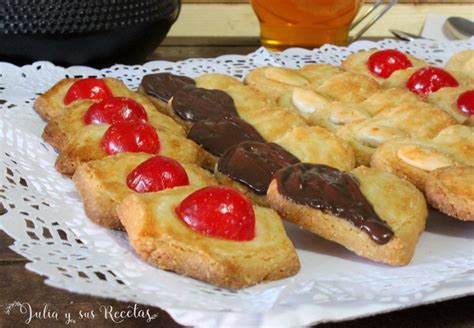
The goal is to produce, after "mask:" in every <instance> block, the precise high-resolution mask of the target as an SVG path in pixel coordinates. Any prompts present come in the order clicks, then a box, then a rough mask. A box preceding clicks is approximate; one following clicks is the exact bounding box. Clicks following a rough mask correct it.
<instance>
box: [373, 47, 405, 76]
mask: <svg viewBox="0 0 474 328" xmlns="http://www.w3.org/2000/svg"><path fill="white" fill-rule="evenodd" d="M367 65H368V66H369V70H370V71H371V72H372V74H374V75H376V76H378V77H381V78H384V79H386V78H388V77H390V75H392V73H393V72H395V71H398V70H400V69H405V68H409V67H412V66H413V64H412V63H411V61H410V60H409V59H408V57H407V56H406V55H405V54H404V53H403V52H400V51H398V50H394V49H387V50H380V51H377V52H374V53H373V54H372V55H371V56H370V57H369V60H368V61H367Z"/></svg>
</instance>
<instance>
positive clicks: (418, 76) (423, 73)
mask: <svg viewBox="0 0 474 328" xmlns="http://www.w3.org/2000/svg"><path fill="white" fill-rule="evenodd" d="M457 86H459V83H458V81H456V79H455V78H454V77H453V76H452V75H451V74H449V73H448V72H446V71H445V70H443V69H441V68H438V67H432V66H428V67H423V68H420V69H419V70H417V71H416V72H415V73H413V74H412V75H411V76H410V78H409V79H408V81H407V83H406V87H407V89H408V90H410V91H411V92H413V93H416V94H417V95H419V96H422V97H426V96H429V95H430V94H432V93H433V92H436V91H438V90H439V89H441V88H445V87H457Z"/></svg>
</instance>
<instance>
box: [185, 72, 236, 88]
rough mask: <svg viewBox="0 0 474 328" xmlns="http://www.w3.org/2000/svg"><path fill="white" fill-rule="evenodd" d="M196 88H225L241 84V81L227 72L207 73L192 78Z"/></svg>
mask: <svg viewBox="0 0 474 328" xmlns="http://www.w3.org/2000/svg"><path fill="white" fill-rule="evenodd" d="M194 81H196V87H197V88H204V89H210V90H213V89H219V90H225V89H227V88H229V87H232V86H236V85H237V86H238V85H242V82H240V81H239V80H237V79H236V78H235V77H233V76H230V75H227V74H219V73H209V74H203V75H200V76H198V77H196V78H195V79H194Z"/></svg>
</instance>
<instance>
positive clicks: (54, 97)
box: [33, 79, 78, 121]
mask: <svg viewBox="0 0 474 328" xmlns="http://www.w3.org/2000/svg"><path fill="white" fill-rule="evenodd" d="M77 80H78V79H62V80H61V81H59V82H57V83H56V84H55V85H53V86H52V87H51V88H50V89H48V90H47V91H46V92H45V93H44V94H42V95H41V96H39V97H38V98H36V100H35V102H34V104H33V108H34V109H35V111H36V112H37V113H38V114H39V115H40V116H41V117H42V118H43V119H44V120H47V121H49V120H50V119H51V118H52V117H54V116H56V115H57V114H58V113H60V112H61V111H62V110H63V108H64V107H65V106H66V105H64V96H66V93H67V91H68V90H69V88H70V87H71V85H72V84H73V83H74V82H75V81H77Z"/></svg>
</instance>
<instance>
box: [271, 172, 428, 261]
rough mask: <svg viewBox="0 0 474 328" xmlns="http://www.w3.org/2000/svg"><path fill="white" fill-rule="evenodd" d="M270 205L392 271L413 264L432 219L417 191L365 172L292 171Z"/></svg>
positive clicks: (276, 183) (282, 176)
mask: <svg viewBox="0 0 474 328" xmlns="http://www.w3.org/2000/svg"><path fill="white" fill-rule="evenodd" d="M387 195H389V198H387ZM268 201H269V203H270V205H271V207H272V208H274V209H276V211H277V212H278V213H279V214H280V215H281V216H282V217H283V218H284V219H286V220H288V221H290V222H292V223H295V224H297V225H298V226H300V227H302V228H303V229H306V230H309V231H311V232H313V233H315V234H318V235H319V236H321V237H323V238H325V239H328V240H331V241H334V242H336V243H338V244H341V245H342V246H344V247H346V248H347V249H349V250H351V251H353V252H354V253H356V254H357V255H359V256H362V257H366V258H368V259H371V260H373V261H377V262H383V263H387V264H390V265H406V264H408V263H409V262H410V260H411V258H412V256H413V254H414V251H415V246H416V243H417V241H418V238H419V236H420V234H421V233H422V231H423V230H424V227H425V222H426V217H427V215H428V211H427V207H426V203H425V200H424V197H423V195H422V194H421V193H420V192H419V191H418V190H417V189H416V188H415V187H414V186H413V185H411V184H410V183H408V182H406V181H403V180H401V179H399V178H398V177H396V176H395V175H392V174H389V173H385V172H382V171H378V170H375V169H370V168H367V167H358V168H357V169H355V170H353V171H351V172H350V173H344V172H341V171H338V170H337V169H334V168H331V167H328V166H325V165H317V164H308V163H302V164H297V165H293V166H289V167H287V168H284V169H282V170H280V171H278V172H277V173H276V175H275V179H274V180H273V181H272V183H271V184H270V187H269V189H268Z"/></svg>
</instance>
